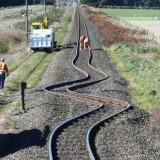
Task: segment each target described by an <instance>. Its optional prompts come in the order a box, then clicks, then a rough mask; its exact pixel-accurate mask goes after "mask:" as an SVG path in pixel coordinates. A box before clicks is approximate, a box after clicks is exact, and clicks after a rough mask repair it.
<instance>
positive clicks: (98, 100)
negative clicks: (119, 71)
mask: <svg viewBox="0 0 160 160" xmlns="http://www.w3.org/2000/svg"><path fill="white" fill-rule="evenodd" d="M76 14H77V15H79V8H78V7H77V8H76ZM83 23H84V25H85V28H86V33H87V35H88V31H87V26H86V23H85V20H84V18H83ZM79 24H80V18H78V27H79V26H80V25H79ZM79 38H80V28H78V37H77V48H76V56H75V57H74V59H73V60H72V66H73V67H74V68H75V69H76V70H78V71H79V72H80V73H82V74H83V75H85V76H84V77H83V78H80V79H77V80H72V81H67V82H62V83H58V84H54V85H51V86H47V87H45V88H44V89H45V90H46V91H47V92H52V90H53V89H55V88H58V87H63V86H66V85H72V84H74V83H78V82H83V81H86V80H89V79H90V75H89V74H88V73H87V72H85V71H84V70H82V69H80V68H79V67H77V66H76V65H75V62H76V61H77V59H78V54H79ZM91 60H92V51H91V50H89V60H88V66H89V68H91V69H92V70H94V71H95V72H97V73H99V74H101V75H103V76H104V78H102V79H99V80H96V81H91V82H86V83H83V84H79V85H74V86H71V87H68V88H67V92H68V94H65V95H64V94H61V93H56V94H58V95H61V96H65V97H67V98H69V99H71V100H74V101H77V102H84V103H86V104H89V105H95V106H98V107H96V108H95V109H93V110H91V111H89V112H85V113H83V114H80V115H78V116H76V117H73V118H71V119H69V120H67V121H65V122H63V123H62V124H60V125H59V126H57V127H56V128H55V129H54V131H53V132H52V133H51V136H50V140H49V154H50V160H55V159H56V158H57V155H56V138H57V137H58V134H59V133H60V132H61V131H62V130H63V129H64V128H65V127H67V126H68V125H70V124H72V123H73V122H74V121H77V120H78V119H79V118H84V117H85V116H88V115H89V114H91V113H93V112H94V111H98V110H100V109H102V108H103V107H104V105H103V104H102V102H107V103H111V104H115V105H118V106H120V107H124V108H123V109H122V110H121V111H120V112H117V113H114V114H112V115H110V116H109V117H107V118H105V119H103V120H101V121H99V122H97V123H96V124H94V125H93V126H92V127H91V128H90V129H89V131H88V133H87V138H86V143H87V148H88V152H89V155H90V159H91V160H95V159H96V153H94V151H93V148H95V146H93V145H92V144H91V135H93V131H94V130H95V129H96V128H98V126H99V125H101V124H102V123H104V122H105V121H106V120H108V119H111V118H112V117H114V116H116V115H118V114H120V113H122V112H124V111H126V110H128V109H129V108H130V107H131V105H130V104H128V103H127V102H123V101H119V100H116V99H110V98H105V97H98V96H94V95H87V94H82V93H78V92H75V91H74V90H76V89H77V88H82V87H86V86H89V85H91V84H95V83H98V82H100V81H102V80H105V79H107V78H108V75H107V74H106V73H104V72H103V71H101V70H99V69H97V68H95V67H93V66H92V65H91Z"/></svg>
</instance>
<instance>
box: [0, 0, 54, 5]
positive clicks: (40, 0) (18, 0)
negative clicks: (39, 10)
mask: <svg viewBox="0 0 160 160" xmlns="http://www.w3.org/2000/svg"><path fill="white" fill-rule="evenodd" d="M25 3H26V0H0V7H10V6H21V5H25ZM33 4H44V0H28V5H33ZM46 4H48V5H50V4H54V0H46Z"/></svg>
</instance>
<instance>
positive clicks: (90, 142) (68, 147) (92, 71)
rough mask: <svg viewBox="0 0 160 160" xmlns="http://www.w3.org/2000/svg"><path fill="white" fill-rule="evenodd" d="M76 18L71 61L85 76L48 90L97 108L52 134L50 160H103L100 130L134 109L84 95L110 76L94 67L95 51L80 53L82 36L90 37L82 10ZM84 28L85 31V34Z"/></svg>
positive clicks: (68, 121) (77, 117) (119, 102)
mask: <svg viewBox="0 0 160 160" xmlns="http://www.w3.org/2000/svg"><path fill="white" fill-rule="evenodd" d="M76 16H77V23H78V26H79V27H78V29H77V32H78V34H77V35H78V36H77V46H76V55H75V57H74V59H73V60H72V66H73V67H74V68H75V69H76V70H77V71H78V72H79V73H80V75H83V76H82V77H81V78H80V79H76V80H72V81H66V82H63V83H58V84H54V85H51V86H47V87H45V90H46V91H47V92H51V93H53V94H58V95H60V96H64V97H66V98H68V99H71V100H73V101H75V102H82V103H84V104H86V105H91V106H96V107H95V108H94V109H92V110H90V111H88V112H85V113H82V114H80V115H77V116H75V117H73V118H71V119H68V120H66V121H65V122H63V123H62V124H60V125H59V126H57V127H56V128H55V129H54V130H53V132H52V134H51V137H50V141H49V152H50V160H57V159H92V160H95V159H96V160H97V159H101V155H99V154H98V152H97V150H98V148H97V147H96V145H95V138H96V134H97V133H98V131H99V129H100V127H103V126H104V125H105V123H106V122H108V121H110V120H111V119H113V118H114V117H115V116H117V115H118V114H120V113H122V112H124V111H127V110H129V109H131V105H130V104H129V103H127V102H123V101H119V100H116V99H111V98H105V97H100V96H95V95H92V94H89V95H87V94H85V93H83V89H84V88H86V87H90V86H94V85H96V84H98V83H100V82H102V81H104V80H107V79H108V75H107V74H106V73H104V72H103V71H101V70H99V69H97V68H95V67H93V66H92V64H91V62H92V51H90V50H89V51H88V53H87V51H80V49H79V38H80V35H86V36H87V37H89V35H88V31H87V26H86V23H85V19H84V18H83V12H82V11H81V8H80V7H77V8H76ZM81 28H85V32H84V30H81ZM79 61H83V62H84V65H83V66H80V65H79V63H78V62H79ZM59 88H60V89H59ZM79 90H81V92H79ZM75 130H79V133H80V134H78V135H74V131H75ZM86 146H87V147H86ZM77 150H78V153H77ZM87 150H88V151H87ZM72 152H73V153H72ZM102 157H103V156H102ZM106 158H107V157H106Z"/></svg>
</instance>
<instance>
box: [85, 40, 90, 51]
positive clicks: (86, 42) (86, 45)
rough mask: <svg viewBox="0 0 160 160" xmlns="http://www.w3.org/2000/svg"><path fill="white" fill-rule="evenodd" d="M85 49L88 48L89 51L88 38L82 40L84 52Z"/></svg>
mask: <svg viewBox="0 0 160 160" xmlns="http://www.w3.org/2000/svg"><path fill="white" fill-rule="evenodd" d="M86 48H88V49H89V50H91V47H90V42H89V38H85V39H84V50H85V49H86Z"/></svg>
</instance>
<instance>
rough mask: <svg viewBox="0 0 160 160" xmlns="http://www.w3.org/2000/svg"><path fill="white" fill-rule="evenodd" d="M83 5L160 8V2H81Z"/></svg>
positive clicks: (85, 0)
mask: <svg viewBox="0 0 160 160" xmlns="http://www.w3.org/2000/svg"><path fill="white" fill-rule="evenodd" d="M80 2H81V3H83V4H88V5H92V6H96V7H98V6H102V7H103V6H134V7H138V6H141V7H160V0H80Z"/></svg>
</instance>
